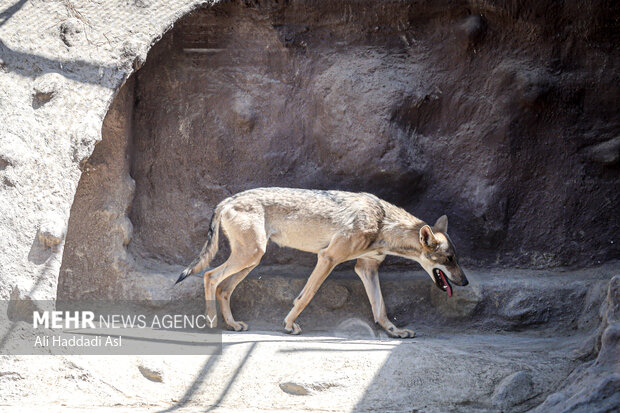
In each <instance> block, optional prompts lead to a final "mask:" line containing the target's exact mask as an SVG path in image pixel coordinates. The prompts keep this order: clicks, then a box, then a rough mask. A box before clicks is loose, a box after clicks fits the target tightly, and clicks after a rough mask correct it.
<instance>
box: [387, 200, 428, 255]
mask: <svg viewBox="0 0 620 413" xmlns="http://www.w3.org/2000/svg"><path fill="white" fill-rule="evenodd" d="M383 207H384V210H385V217H384V219H383V226H382V228H381V234H380V236H379V237H378V239H377V241H380V242H381V244H383V245H384V246H385V247H387V248H388V249H390V250H392V251H394V252H399V253H404V254H407V255H410V254H415V253H420V252H421V251H422V246H421V245H420V236H419V234H420V228H422V227H423V226H424V225H426V223H425V222H424V221H422V220H421V219H418V218H416V217H414V216H413V215H411V214H410V213H408V212H407V211H405V210H404V209H402V208H398V207H397V206H395V205H392V204H389V203H387V202H385V205H384V206H383Z"/></svg>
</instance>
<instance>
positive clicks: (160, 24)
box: [0, 0, 199, 299]
mask: <svg viewBox="0 0 620 413" xmlns="http://www.w3.org/2000/svg"><path fill="white" fill-rule="evenodd" d="M198 3H199V2H198V1H189V0H187V1H183V0H174V1H145V2H143V1H140V2H134V1H129V2H125V1H109V2H108V1H106V2H73V1H42V0H34V1H24V0H17V1H13V0H8V1H7V0H5V1H2V2H0V231H1V236H0V238H1V239H2V248H1V250H0V274H1V277H2V282H1V283H0V298H3V299H6V298H8V297H9V295H10V293H11V291H13V290H14V289H15V288H17V289H18V290H20V291H22V292H23V293H24V294H26V295H28V296H32V297H36V298H54V297H55V296H56V288H57V281H58V274H59V270H60V266H61V258H62V254H63V249H64V243H65V241H64V238H65V234H66V228H67V222H68V219H69V211H70V208H71V204H72V202H73V196H74V194H75V191H76V188H77V184H78V180H79V179H80V175H81V174H82V169H81V166H82V164H83V162H84V161H85V160H86V159H87V158H88V157H89V156H90V155H91V153H92V151H93V148H94V146H95V144H96V143H97V142H98V141H100V140H101V129H102V123H103V119H104V117H105V115H106V112H107V110H108V107H109V105H110V103H111V101H112V99H113V97H114V95H115V94H116V92H117V91H118V89H119V88H120V86H121V85H122V83H123V82H124V80H126V79H127V78H128V76H129V74H130V73H132V72H133V70H134V69H135V68H137V67H139V66H140V65H141V64H142V63H143V62H144V60H145V59H146V52H147V50H148V49H149V48H150V46H151V44H152V43H154V42H155V40H156V39H157V38H159V37H160V36H161V35H162V33H164V32H165V31H166V30H167V29H168V28H169V27H170V26H171V25H172V24H173V23H174V22H175V21H176V20H177V19H178V18H180V17H181V16H183V15H185V14H186V13H187V12H188V11H189V10H191V9H192V8H193V7H195V6H196V4H198Z"/></svg>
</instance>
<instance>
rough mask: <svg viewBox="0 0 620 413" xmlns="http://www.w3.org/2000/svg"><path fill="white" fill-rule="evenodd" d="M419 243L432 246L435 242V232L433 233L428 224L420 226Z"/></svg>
mask: <svg viewBox="0 0 620 413" xmlns="http://www.w3.org/2000/svg"><path fill="white" fill-rule="evenodd" d="M420 243H421V244H422V245H423V246H425V247H433V246H435V245H436V244H437V240H436V239H435V234H433V230H432V229H431V227H429V226H428V225H424V226H423V227H422V228H420Z"/></svg>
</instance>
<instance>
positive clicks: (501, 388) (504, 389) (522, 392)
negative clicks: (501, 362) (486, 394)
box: [491, 371, 533, 408]
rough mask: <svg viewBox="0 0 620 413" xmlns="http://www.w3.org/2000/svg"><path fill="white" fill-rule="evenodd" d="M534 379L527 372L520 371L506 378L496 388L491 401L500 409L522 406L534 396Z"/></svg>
mask: <svg viewBox="0 0 620 413" xmlns="http://www.w3.org/2000/svg"><path fill="white" fill-rule="evenodd" d="M532 392H533V384H532V378H531V377H530V375H529V373H528V372H526V371H518V372H516V373H513V374H511V375H510V376H508V377H506V378H504V379H503V380H502V381H501V382H500V383H499V384H498V385H497V387H496V388H495V392H493V397H492V398H491V401H492V402H493V405H495V406H497V407H499V408H508V407H512V406H516V405H517V404H521V403H523V402H524V401H526V400H527V399H530V398H531V397H532V396H533V393H532Z"/></svg>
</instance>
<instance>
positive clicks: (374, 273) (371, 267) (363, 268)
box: [355, 258, 415, 338]
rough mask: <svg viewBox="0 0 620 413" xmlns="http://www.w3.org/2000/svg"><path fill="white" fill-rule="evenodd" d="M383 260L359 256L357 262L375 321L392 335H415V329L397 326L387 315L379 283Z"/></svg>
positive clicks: (357, 270)
mask: <svg viewBox="0 0 620 413" xmlns="http://www.w3.org/2000/svg"><path fill="white" fill-rule="evenodd" d="M382 261H383V258H381V259H370V258H358V259H357V264H355V272H356V273H357V275H359V277H360V278H361V279H362V282H363V283H364V288H365V289H366V294H367V295H368V300H370V305H371V306H372V314H373V315H374V317H375V323H378V324H379V325H380V326H381V327H383V328H384V329H385V331H387V333H388V334H389V335H390V336H392V337H400V338H407V337H415V333H414V332H413V330H408V329H405V328H397V327H396V326H395V325H394V324H392V322H391V321H390V320H389V318H388V316H387V310H386V308H385V302H384V301H383V294H381V285H380V284H379V265H380V264H381V262H382Z"/></svg>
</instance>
